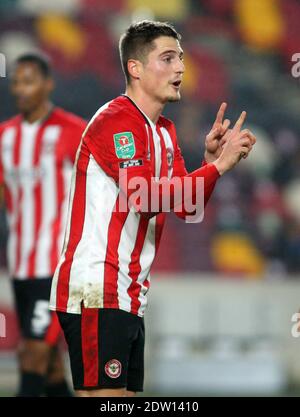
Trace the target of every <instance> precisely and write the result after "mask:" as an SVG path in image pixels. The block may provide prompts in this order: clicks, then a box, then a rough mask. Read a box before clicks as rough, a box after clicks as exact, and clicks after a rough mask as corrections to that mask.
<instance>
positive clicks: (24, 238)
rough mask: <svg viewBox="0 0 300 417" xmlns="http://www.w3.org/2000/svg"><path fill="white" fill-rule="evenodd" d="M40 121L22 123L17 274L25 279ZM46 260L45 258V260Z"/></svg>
mask: <svg viewBox="0 0 300 417" xmlns="http://www.w3.org/2000/svg"><path fill="white" fill-rule="evenodd" d="M39 127H40V125H39V123H33V124H29V123H25V122H24V123H22V125H21V137H22V140H21V144H20V161H19V167H20V170H19V173H20V179H19V181H20V182H19V184H20V187H21V189H22V191H23V194H22V200H21V208H20V210H21V228H22V233H21V255H20V256H21V259H20V265H19V268H18V270H17V271H16V276H17V277H18V278H23V279H25V278H26V277H27V275H28V274H27V266H28V257H29V254H30V252H31V250H32V246H33V243H34V220H35V215H36V213H35V206H34V201H35V199H34V194H33V191H34V186H35V182H36V181H39V179H38V178H37V179H36V178H35V175H36V174H37V175H38V173H36V172H34V171H33V158H34V150H35V145H36V141H35V138H36V134H37V131H38V129H39ZM26 214H27V215H26ZM44 261H45V260H44Z"/></svg>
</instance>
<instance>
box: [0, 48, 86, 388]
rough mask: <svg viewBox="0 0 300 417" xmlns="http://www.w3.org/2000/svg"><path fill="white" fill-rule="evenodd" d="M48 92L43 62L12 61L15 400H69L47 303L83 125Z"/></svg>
mask: <svg viewBox="0 0 300 417" xmlns="http://www.w3.org/2000/svg"><path fill="white" fill-rule="evenodd" d="M53 88H54V81H53V78H52V75H51V68H50V66H49V63H48V61H47V59H46V58H44V57H43V56H40V55H38V54H28V55H22V56H21V57H19V58H18V59H17V61H16V63H15V66H14V68H13V71H12V75H11V93H12V95H13V97H14V99H15V102H16V106H17V109H18V111H19V113H20V114H18V115H17V116H15V117H13V118H11V119H9V120H7V121H5V122H3V123H1V125H0V168H1V169H0V174H1V196H2V195H3V196H4V200H5V205H6V210H7V216H8V228H9V241H8V251H7V255H8V266H9V273H10V276H11V277H12V283H13V290H14V296H15V306H16V311H17V316H18V320H19V325H20V329H21V334H22V339H23V340H22V342H21V345H20V348H19V354H18V359H19V372H20V385H19V390H18V394H17V395H18V396H41V395H42V394H45V395H46V396H70V395H71V394H70V391H69V388H68V385H67V383H66V380H65V376H64V368H63V362H62V358H61V356H60V353H59V351H58V348H57V346H56V345H57V342H58V339H59V337H58V336H59V333H60V328H59V324H58V321H57V317H56V314H55V313H50V312H49V310H48V302H49V297H50V287H51V280H52V275H53V272H54V269H55V267H56V264H57V260H58V256H59V254H60V250H61V246H62V239H63V228H64V223H65V209H66V201H67V198H68V190H69V181H70V174H71V171H72V165H73V162H74V160H75V156H76V151H77V147H78V145H79V142H80V139H81V135H82V132H83V130H84V127H85V122H84V120H83V119H80V118H79V117H77V116H75V115H73V114H71V113H68V112H66V111H64V110H62V109H61V108H59V107H55V106H54V105H53V104H52V103H51V101H50V100H49V96H50V94H51V92H52V90H53ZM3 186H4V187H3ZM3 190H4V193H3Z"/></svg>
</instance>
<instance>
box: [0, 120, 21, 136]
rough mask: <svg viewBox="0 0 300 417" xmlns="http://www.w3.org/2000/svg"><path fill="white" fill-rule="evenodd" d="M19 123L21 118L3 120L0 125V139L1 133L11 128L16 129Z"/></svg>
mask: <svg viewBox="0 0 300 417" xmlns="http://www.w3.org/2000/svg"><path fill="white" fill-rule="evenodd" d="M20 121H21V116H20V115H17V116H13V117H11V118H10V119H7V120H4V121H3V122H1V123H0V137H1V136H2V133H3V132H4V131H5V130H6V129H9V128H11V127H16V126H17V125H18V124H19V123H20Z"/></svg>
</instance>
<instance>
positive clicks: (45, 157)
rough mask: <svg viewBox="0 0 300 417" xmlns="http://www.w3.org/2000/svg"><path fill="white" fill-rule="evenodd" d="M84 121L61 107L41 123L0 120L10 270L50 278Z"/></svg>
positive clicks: (19, 275)
mask: <svg viewBox="0 0 300 417" xmlns="http://www.w3.org/2000/svg"><path fill="white" fill-rule="evenodd" d="M85 127H86V122H85V121H84V120H82V119H80V118H79V117H77V116H75V115H73V114H71V113H68V112H66V111H64V110H62V109H60V108H56V107H55V108H53V109H52V111H51V112H50V113H49V115H48V117H47V118H45V119H44V120H43V121H38V122H35V123H32V124H30V123H28V122H26V121H25V120H23V118H22V116H21V115H18V116H15V117H13V118H12V119H10V120H8V121H6V122H3V123H1V124H0V183H1V184H4V190H5V203H6V212H7V219H8V228H9V239H8V246H7V254H8V266H9V273H10V275H11V276H12V277H14V278H17V279H27V278H44V277H49V276H52V275H53V273H54V271H55V268H56V266H57V263H58V260H59V256H60V253H61V249H62V243H63V236H64V229H65V223H66V214H67V205H68V196H69V188H70V182H71V176H72V167H73V164H74V160H75V157H76V151H77V148H78V145H79V143H80V139H81V136H82V133H83V131H84V129H85Z"/></svg>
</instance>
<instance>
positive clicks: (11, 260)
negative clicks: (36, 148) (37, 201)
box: [1, 127, 18, 274]
mask: <svg viewBox="0 0 300 417" xmlns="http://www.w3.org/2000/svg"><path fill="white" fill-rule="evenodd" d="M16 135H17V129H16V128H15V127H10V128H8V129H6V130H5V131H4V133H3V136H2V149H1V152H2V163H3V171H4V173H5V174H6V175H5V182H6V183H7V186H8V188H9V190H10V193H11V198H12V207H13V209H12V212H11V213H10V214H9V215H7V216H6V217H7V221H8V227H9V230H10V233H9V237H8V242H7V259H8V267H9V273H10V274H13V271H14V268H15V263H16V245H17V235H16V220H17V211H16V209H15V207H16V205H17V198H18V189H17V187H16V183H15V181H14V179H13V178H12V177H11V175H10V174H8V175H7V173H8V172H10V173H11V171H12V167H13V165H14V161H13V160H14V152H13V150H14V147H15V141H16Z"/></svg>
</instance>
